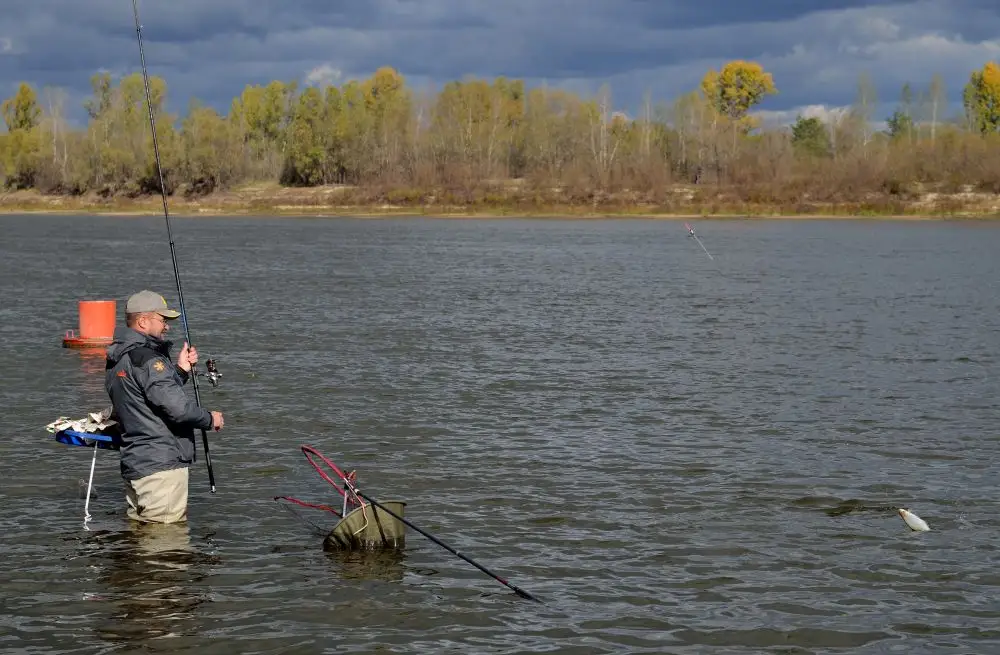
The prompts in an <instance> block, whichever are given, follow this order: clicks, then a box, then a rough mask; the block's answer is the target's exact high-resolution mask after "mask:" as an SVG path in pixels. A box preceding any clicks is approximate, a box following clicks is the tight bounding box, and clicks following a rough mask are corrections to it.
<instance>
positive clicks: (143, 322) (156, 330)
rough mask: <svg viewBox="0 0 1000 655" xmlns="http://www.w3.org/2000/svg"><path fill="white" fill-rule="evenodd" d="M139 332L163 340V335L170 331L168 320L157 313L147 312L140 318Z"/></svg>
mask: <svg viewBox="0 0 1000 655" xmlns="http://www.w3.org/2000/svg"><path fill="white" fill-rule="evenodd" d="M136 327H138V328H139V331H140V332H142V333H143V334H147V335H149V336H151V337H154V338H156V339H162V338H163V335H165V334H166V333H167V332H169V331H170V326H169V325H167V319H165V318H163V317H162V316H160V315H159V314H157V313H156V312H147V313H145V314H143V315H142V316H140V317H139V321H138V323H137V326H136Z"/></svg>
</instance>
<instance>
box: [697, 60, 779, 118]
mask: <svg viewBox="0 0 1000 655" xmlns="http://www.w3.org/2000/svg"><path fill="white" fill-rule="evenodd" d="M701 91H702V93H703V94H704V96H705V99H706V100H707V101H708V103H709V105H711V107H712V108H713V109H714V110H715V111H716V112H718V113H719V114H720V115H722V116H725V117H726V118H728V119H729V120H731V121H733V123H735V124H742V125H743V126H744V127H745V129H749V127H750V122H749V121H747V120H746V118H747V113H748V112H749V111H750V109H751V108H752V107H754V106H755V105H757V104H758V103H760V101H761V100H763V99H764V96H766V95H771V94H774V93H777V92H778V90H777V88H775V86H774V79H773V78H772V77H771V74H770V73H768V72H766V71H765V70H764V68H763V67H762V66H761V65H760V64H758V63H756V62H752V61H741V60H736V61H731V62H729V63H728V64H726V65H725V66H723V67H722V70H720V71H715V70H710V71H708V73H707V74H706V75H705V77H704V78H703V79H702V81H701Z"/></svg>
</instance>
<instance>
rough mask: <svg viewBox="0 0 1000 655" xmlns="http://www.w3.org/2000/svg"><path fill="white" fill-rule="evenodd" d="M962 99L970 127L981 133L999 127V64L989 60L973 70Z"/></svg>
mask: <svg viewBox="0 0 1000 655" xmlns="http://www.w3.org/2000/svg"><path fill="white" fill-rule="evenodd" d="M962 99H963V104H964V106H965V113H966V117H967V120H968V122H969V125H970V126H971V127H972V129H974V130H975V131H977V132H980V133H981V134H987V133H992V132H996V131H997V130H998V129H1000V66H998V65H997V64H996V63H995V62H992V61H990V62H987V63H986V64H985V65H984V66H983V68H982V69H981V70H977V71H973V72H972V74H971V75H970V76H969V82H968V83H967V84H966V85H965V89H964V93H963V95H962Z"/></svg>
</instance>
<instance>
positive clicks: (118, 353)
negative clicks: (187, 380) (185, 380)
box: [107, 327, 173, 363]
mask: <svg viewBox="0 0 1000 655" xmlns="http://www.w3.org/2000/svg"><path fill="white" fill-rule="evenodd" d="M171 345H173V342H172V341H166V340H164V339H157V338H156V337H151V336H147V335H145V334H142V333H140V332H136V331H135V330H133V329H132V328H130V327H116V328H115V333H114V336H113V337H112V341H111V345H110V346H108V350H107V358H108V360H109V361H111V362H113V363H117V362H118V360H119V359H121V358H122V357H124V356H125V355H127V354H128V353H129V352H131V351H133V350H135V349H136V348H139V347H141V346H148V347H150V348H152V349H153V350H156V351H157V352H160V353H163V354H164V355H166V356H168V357H169V355H170V346H171Z"/></svg>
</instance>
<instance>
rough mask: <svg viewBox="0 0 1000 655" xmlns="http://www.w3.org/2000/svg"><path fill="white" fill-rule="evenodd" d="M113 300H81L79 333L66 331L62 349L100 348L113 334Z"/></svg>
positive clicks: (114, 309) (114, 310)
mask: <svg viewBox="0 0 1000 655" xmlns="http://www.w3.org/2000/svg"><path fill="white" fill-rule="evenodd" d="M116 310H117V303H115V301H114V300H81V301H80V303H79V313H80V333H79V334H75V333H74V332H73V330H66V334H65V335H64V336H63V348H102V347H105V346H108V345H109V344H110V343H111V340H112V339H113V338H114V334H115V312H116Z"/></svg>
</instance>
